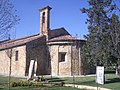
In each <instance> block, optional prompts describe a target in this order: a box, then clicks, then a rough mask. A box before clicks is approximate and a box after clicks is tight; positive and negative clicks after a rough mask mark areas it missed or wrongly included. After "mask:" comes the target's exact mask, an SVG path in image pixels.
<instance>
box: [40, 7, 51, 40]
mask: <svg viewBox="0 0 120 90" xmlns="http://www.w3.org/2000/svg"><path fill="white" fill-rule="evenodd" d="M51 9H52V8H51V7H49V6H46V7H44V8H42V9H40V35H45V36H46V40H48V39H49V30H50V10H51Z"/></svg>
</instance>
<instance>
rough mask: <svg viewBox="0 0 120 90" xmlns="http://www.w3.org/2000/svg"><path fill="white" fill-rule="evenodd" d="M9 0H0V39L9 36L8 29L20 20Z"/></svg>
mask: <svg viewBox="0 0 120 90" xmlns="http://www.w3.org/2000/svg"><path fill="white" fill-rule="evenodd" d="M15 12H16V10H14V6H13V5H12V4H11V3H10V2H9V0H0V40H5V39H7V38H9V33H10V30H11V29H12V28H13V27H14V26H15V25H16V24H17V23H18V21H19V20H20V19H19V18H18V16H17V15H16V14H15Z"/></svg>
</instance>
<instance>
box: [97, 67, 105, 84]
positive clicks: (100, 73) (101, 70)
mask: <svg viewBox="0 0 120 90" xmlns="http://www.w3.org/2000/svg"><path fill="white" fill-rule="evenodd" d="M96 83H97V84H104V66H97V67H96Z"/></svg>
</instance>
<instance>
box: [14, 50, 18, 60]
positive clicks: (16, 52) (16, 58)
mask: <svg viewBox="0 0 120 90" xmlns="http://www.w3.org/2000/svg"><path fill="white" fill-rule="evenodd" d="M15 61H18V51H15Z"/></svg>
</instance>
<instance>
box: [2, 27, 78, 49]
mask: <svg viewBox="0 0 120 90" xmlns="http://www.w3.org/2000/svg"><path fill="white" fill-rule="evenodd" d="M49 34H50V39H49V41H50V42H51V41H72V40H80V39H78V38H75V37H73V36H71V35H70V34H69V33H68V32H67V31H66V30H65V29H64V28H58V29H53V30H50V33H49ZM38 38H39V39H40V40H44V41H45V36H44V35H40V34H36V35H32V36H27V37H24V38H20V39H16V40H6V41H2V42H0V50H4V49H8V48H12V47H15V46H21V45H24V44H26V43H28V42H30V41H33V40H36V39H38ZM49 41H48V42H49Z"/></svg>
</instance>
